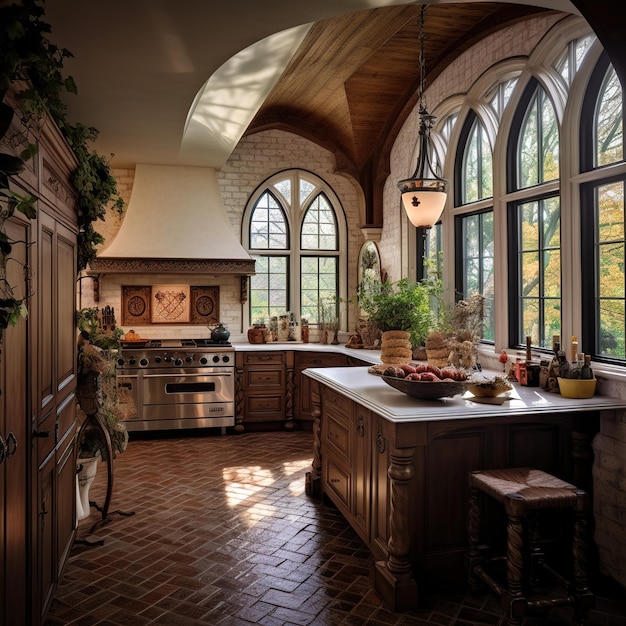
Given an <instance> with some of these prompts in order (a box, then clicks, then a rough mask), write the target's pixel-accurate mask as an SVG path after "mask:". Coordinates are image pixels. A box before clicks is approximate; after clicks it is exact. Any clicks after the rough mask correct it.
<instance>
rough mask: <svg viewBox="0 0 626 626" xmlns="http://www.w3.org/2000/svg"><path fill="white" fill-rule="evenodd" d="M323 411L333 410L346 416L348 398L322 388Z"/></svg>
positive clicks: (348, 408)
mask: <svg viewBox="0 0 626 626" xmlns="http://www.w3.org/2000/svg"><path fill="white" fill-rule="evenodd" d="M322 402H323V405H324V411H333V412H334V413H338V414H340V415H345V416H346V417H348V415H349V414H350V400H348V398H346V397H345V396H341V395H339V394H338V393H335V392H334V391H331V390H329V389H325V390H324V399H323V401H322Z"/></svg>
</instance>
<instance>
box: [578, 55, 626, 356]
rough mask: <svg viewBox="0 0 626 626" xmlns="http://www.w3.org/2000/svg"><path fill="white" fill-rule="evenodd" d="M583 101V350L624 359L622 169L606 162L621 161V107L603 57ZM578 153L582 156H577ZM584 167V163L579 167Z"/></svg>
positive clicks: (625, 181) (611, 71)
mask: <svg viewBox="0 0 626 626" xmlns="http://www.w3.org/2000/svg"><path fill="white" fill-rule="evenodd" d="M586 93H587V97H586V100H585V103H584V105H583V114H582V119H581V136H582V139H583V141H582V144H583V145H587V146H589V145H592V146H593V163H589V162H588V161H589V159H587V163H585V160H584V158H583V163H582V167H583V169H587V170H588V172H589V173H588V174H587V176H593V177H594V179H593V180H592V181H590V182H588V183H587V184H585V185H583V187H582V189H581V260H582V268H581V276H582V294H583V298H582V320H583V327H584V328H586V329H589V333H588V334H589V335H590V336H589V337H587V336H586V339H585V344H584V348H585V352H588V353H590V354H591V355H592V358H593V359H594V361H605V362H609V363H619V364H621V365H623V364H624V363H625V362H626V271H625V266H626V234H625V229H626V226H625V221H626V216H625V211H626V204H625V199H624V194H625V191H626V174H624V173H623V167H622V168H620V169H619V170H618V171H617V172H615V171H613V170H614V168H611V167H610V166H611V165H613V164H615V165H617V164H618V163H619V162H622V161H623V155H624V132H623V128H624V110H623V97H622V89H621V85H620V82H619V80H618V79H617V76H616V74H615V70H614V69H613V67H612V66H611V65H609V63H608V60H607V58H606V57H603V58H602V59H601V60H600V61H599V63H598V65H597V66H596V69H595V72H594V74H593V75H592V77H591V79H590V82H589V88H588V89H587V91H586ZM581 156H584V155H581ZM585 166H587V167H585Z"/></svg>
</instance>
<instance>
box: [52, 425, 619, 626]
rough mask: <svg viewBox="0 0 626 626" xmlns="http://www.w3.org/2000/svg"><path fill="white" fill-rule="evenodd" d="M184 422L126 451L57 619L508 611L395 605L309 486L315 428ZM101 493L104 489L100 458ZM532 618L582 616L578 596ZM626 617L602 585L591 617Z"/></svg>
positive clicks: (450, 598)
mask: <svg viewBox="0 0 626 626" xmlns="http://www.w3.org/2000/svg"><path fill="white" fill-rule="evenodd" d="M184 435H185V436H182V433H175V434H174V435H173V436H167V437H156V438H155V437H151V438H149V439H133V440H131V442H130V444H129V446H128V449H127V450H126V451H125V452H124V453H123V454H121V455H119V456H118V458H117V459H116V461H115V488H114V493H113V500H112V503H111V510H112V511H115V510H121V511H125V512H128V511H134V512H135V515H133V516H132V517H124V516H121V515H117V514H113V515H111V516H110V521H109V522H108V523H106V524H100V525H98V526H96V527H94V524H96V523H97V522H98V521H100V519H101V516H100V514H99V513H97V512H96V511H95V509H92V511H93V512H92V515H91V517H90V518H88V519H86V520H83V521H81V522H80V525H79V532H78V535H79V538H80V539H86V540H88V541H96V540H102V541H103V545H101V546H86V545H82V544H79V543H77V544H76V545H75V547H74V548H73V551H72V554H71V556H70V559H69V563H68V565H67V567H66V569H65V572H64V574H63V577H62V580H61V581H60V584H59V587H58V592H57V594H56V597H55V598H54V600H53V603H52V606H51V610H50V613H49V616H48V620H47V626H57V625H60V624H72V625H74V626H88V625H95V624H98V625H100V626H103V625H118V626H119V625H133V626H141V625H143V624H165V625H169V626H176V625H185V626H186V625H190V626H192V625H199V624H204V625H206V624H211V625H218V624H219V625H224V626H244V625H248V626H249V625H250V624H261V625H264V626H286V625H300V626H305V625H309V624H311V625H320V626H321V625H324V626H325V625H339V624H341V625H361V624H382V625H407V626H408V625H427V624H428V625H434V624H438V625H439V626H444V625H452V624H454V625H457V626H464V625H465V626H469V625H477V624H492V625H498V624H502V623H503V621H502V618H501V613H500V608H499V605H498V603H497V602H496V601H495V600H493V599H491V597H489V596H488V595H485V596H479V597H472V596H463V595H457V594H453V593H447V594H441V593H440V594H437V595H436V596H434V597H429V598H424V599H423V601H422V604H421V606H420V608H419V609H418V610H416V611H412V612H410V613H403V614H394V613H391V612H389V611H387V610H386V609H385V608H384V607H383V606H382V604H381V601H380V599H379V598H378V597H377V595H376V594H375V593H374V592H373V591H372V589H371V588H370V586H369V582H368V576H369V568H370V565H371V557H370V555H369V552H368V551H367V550H366V548H365V547H364V545H363V543H362V542H361V540H360V539H359V538H358V536H357V535H356V534H355V533H354V532H353V531H352V529H351V528H350V526H349V525H348V524H347V523H346V521H345V520H344V519H343V517H342V516H341V515H340V514H339V513H338V512H337V511H336V510H335V509H334V508H333V507H332V506H330V505H324V504H321V503H319V502H316V501H314V500H311V499H310V498H308V497H307V496H306V495H305V493H304V476H305V473H306V472H307V471H308V470H309V468H310V463H311V458H312V436H311V434H310V433H305V432H292V433H287V432H278V433H258V434H242V435H236V436H234V435H226V436H219V435H213V434H209V435H207V434H204V433H198V432H194V433H184ZM99 465H100V467H99V470H98V476H97V477H96V480H95V482H94V484H93V486H92V489H91V494H90V496H91V499H92V500H95V501H96V502H99V503H100V504H101V503H102V501H103V497H104V490H105V480H106V467H105V465H104V464H102V463H101V464H99ZM527 623H528V625H529V626H530V625H531V624H532V626H535V625H536V624H541V623H543V624H550V625H562V626H565V625H567V624H571V623H572V618H571V613H569V612H568V611H567V610H566V609H561V610H558V611H557V610H553V611H552V613H551V614H550V615H549V616H548V617H547V618H546V619H545V621H541V620H535V619H533V620H532V621H531V620H527ZM588 624H590V625H594V626H624V625H626V602H624V601H623V600H621V601H620V600H619V599H616V598H613V599H611V598H600V599H599V600H598V605H597V607H596V610H594V611H593V612H592V615H591V616H590V620H589V622H588Z"/></svg>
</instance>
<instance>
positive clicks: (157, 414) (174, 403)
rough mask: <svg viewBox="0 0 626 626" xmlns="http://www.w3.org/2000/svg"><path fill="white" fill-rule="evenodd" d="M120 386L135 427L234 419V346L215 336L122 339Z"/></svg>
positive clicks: (226, 422) (171, 426) (128, 417)
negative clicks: (211, 337) (144, 339)
mask: <svg viewBox="0 0 626 626" xmlns="http://www.w3.org/2000/svg"><path fill="white" fill-rule="evenodd" d="M117 386H118V396H119V402H120V408H121V410H122V412H123V414H124V418H125V424H126V427H127V428H128V430H129V431H133V430H170V429H177V428H213V427H221V428H222V430H223V431H224V430H225V428H226V427H227V426H233V425H234V424H235V351H234V348H233V347H232V345H231V344H230V343H228V342H216V341H213V340H212V339H175V340H174V339H152V340H149V341H148V340H146V341H135V342H123V343H122V348H121V351H120V356H119V359H118V361H117Z"/></svg>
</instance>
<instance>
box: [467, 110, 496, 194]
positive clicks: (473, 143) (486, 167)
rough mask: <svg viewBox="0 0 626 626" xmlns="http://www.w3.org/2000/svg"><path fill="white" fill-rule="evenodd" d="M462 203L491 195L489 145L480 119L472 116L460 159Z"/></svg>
mask: <svg viewBox="0 0 626 626" xmlns="http://www.w3.org/2000/svg"><path fill="white" fill-rule="evenodd" d="M462 168H463V173H462V176H461V182H462V187H461V189H462V204H469V203H470V202H476V201H477V200H483V199H484V198H491V197H492V196H493V168H492V163H491V146H490V145H489V141H488V139H487V133H486V132H485V128H484V126H483V125H482V124H481V122H480V120H479V119H478V118H477V117H475V116H474V120H473V122H472V124H471V127H470V130H469V133H468V137H467V141H466V143H465V150H464V154H463V159H462Z"/></svg>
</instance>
